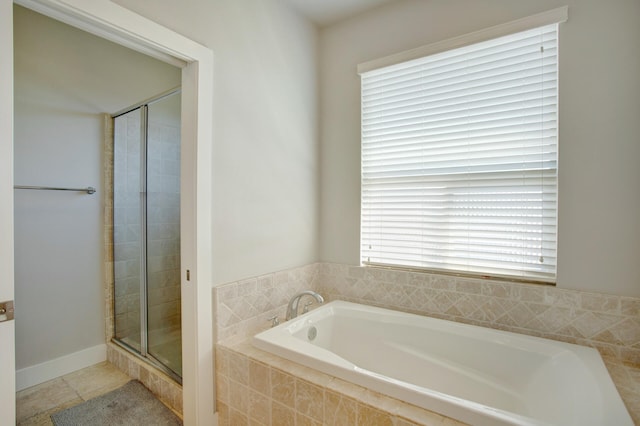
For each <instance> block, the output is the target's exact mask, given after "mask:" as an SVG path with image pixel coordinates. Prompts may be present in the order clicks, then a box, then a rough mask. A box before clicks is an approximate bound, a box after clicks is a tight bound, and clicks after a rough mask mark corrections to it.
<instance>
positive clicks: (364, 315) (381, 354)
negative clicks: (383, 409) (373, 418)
mask: <svg viewBox="0 0 640 426" xmlns="http://www.w3.org/2000/svg"><path fill="white" fill-rule="evenodd" d="M314 329H315V332H314V331H313V330H314ZM314 333H315V334H316V336H315V338H313V339H310V336H311V337H313V336H312V335H313V334H314ZM253 344H254V346H256V347H258V348H260V349H262V350H265V351H268V352H271V353H274V354H276V355H279V356H282V357H284V358H287V359H289V360H291V361H294V362H297V363H300V364H303V365H306V366H308V367H311V368H315V369H317V370H320V371H322V372H324V373H327V374H329V375H332V376H335V377H339V378H342V379H345V380H348V381H350V382H353V383H356V384H358V385H361V386H364V387H366V388H368V389H372V390H375V391H377V392H380V393H383V394H386V395H388V396H391V397H394V398H397V399H400V400H403V401H406V402H408V403H410V404H414V405H417V406H419V407H422V408H425V409H427V410H431V411H435V412H437V413H440V414H442V415H445V416H448V417H451V418H454V419H457V420H460V421H462V422H466V423H469V424H472V425H489V426H493V425H548V424H551V425H563V426H565V425H581V426H584V425H616V426H623V425H633V422H632V420H631V418H630V416H629V414H628V412H627V410H626V408H625V406H624V404H623V403H622V400H621V399H620V396H619V394H618V392H617V390H616V388H615V386H614V384H613V382H612V381H611V378H610V377H609V374H608V373H607V370H606V367H605V366H604V363H603V361H602V358H601V357H600V355H599V353H598V352H597V351H596V350H595V349H592V348H587V347H583V346H578V345H572V344H568V343H562V342H556V341H553V340H547V339H540V338H536V337H530V336H525V335H520V334H515V333H509V332H504V331H499V330H492V329H488V328H484V327H477V326H472V325H467V324H460V323H456V322H451V321H444V320H439V319H435V318H429V317H423V316H419V315H411V314H406V313H402V312H397V311H391V310H387V309H380V308H375V307H371V306H365V305H358V304H355V303H348V302H342V301H335V302H331V303H328V304H326V305H324V306H322V307H320V308H318V309H316V310H314V311H312V312H309V313H308V314H305V315H302V316H300V317H298V318H296V319H294V320H291V321H288V322H286V323H284V324H281V325H280V326H277V327H274V328H272V329H270V330H267V331H264V332H262V333H260V334H258V335H256V336H255V337H254V339H253Z"/></svg>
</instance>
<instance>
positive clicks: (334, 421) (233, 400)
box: [216, 343, 462, 426]
mask: <svg viewBox="0 0 640 426" xmlns="http://www.w3.org/2000/svg"><path fill="white" fill-rule="evenodd" d="M216 371H217V372H218V374H217V375H216V379H217V382H216V384H217V386H216V395H217V398H218V399H217V401H218V405H217V407H218V413H219V415H220V417H219V424H220V426H231V425H233V426H237V425H274V426H275V425H278V426H281V425H283V426H284V425H292V426H293V425H331V426H334V425H345V426H347V425H348V426H354V425H362V426H365V425H366V426H370V425H396V426H410V425H428V426H436V425H437V426H455V425H462V423H459V422H457V421H455V420H452V419H450V418H447V417H443V416H440V415H438V414H435V413H433V412H430V411H426V410H423V409H420V408H417V407H415V406H413V405H410V404H405V403H403V402H401V401H398V400H395V399H392V398H388V397H386V396H384V395H381V394H378V393H376V392H371V391H369V390H367V389H364V388H362V387H360V386H356V385H354V384H352V383H348V382H345V381H343V380H340V379H337V378H335V377H331V376H329V375H326V374H323V373H320V372H318V371H316V370H313V369H311V368H307V367H304V366H301V365H298V364H295V363H293V362H290V361H287V360H285V359H283V358H280V357H277V356H274V355H271V354H268V353H266V352H263V351H261V350H259V349H256V348H253V347H252V346H251V345H250V344H248V343H240V344H236V345H231V346H225V345H217V350H216Z"/></svg>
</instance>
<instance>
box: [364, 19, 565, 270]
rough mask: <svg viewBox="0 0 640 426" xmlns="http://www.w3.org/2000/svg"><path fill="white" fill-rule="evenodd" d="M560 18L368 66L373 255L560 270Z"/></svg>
mask: <svg viewBox="0 0 640 426" xmlns="http://www.w3.org/2000/svg"><path fill="white" fill-rule="evenodd" d="M556 162H557V24H554V25H549V26H545V27H541V28H537V29H534V30H529V31H525V32H521V33H517V34H512V35H509V36H505V37H500V38H497V39H493V40H489V41H485V42H482V43H477V44H473V45H470V46H465V47H462V48H458V49H454V50H450V51H447V52H443V53H438V54H435V55H431V56H427V57H424V58H420V59H416V60H412V61H409V62H404V63H401V64H397V65H393V66H389V67H385V68H381V69H377V70H373V71H369V72H366V73H363V74H362V230H361V235H362V237H361V244H362V247H361V254H362V261H363V262H364V263H366V264H384V265H402V266H408V267H420V268H430V269H443V270H452V271H462V272H468V273H477V274H481V275H493V276H501V275H505V276H516V277H521V278H527V279H536V280H543V281H553V280H555V271H556V195H557V193H556V187H557V184H556V179H557V172H556Z"/></svg>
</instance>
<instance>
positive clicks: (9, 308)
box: [0, 300, 13, 322]
mask: <svg viewBox="0 0 640 426" xmlns="http://www.w3.org/2000/svg"><path fill="white" fill-rule="evenodd" d="M12 319H13V300H9V301H7V302H0V322H5V321H11V320H12Z"/></svg>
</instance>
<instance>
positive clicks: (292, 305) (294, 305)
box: [286, 290, 324, 321]
mask: <svg viewBox="0 0 640 426" xmlns="http://www.w3.org/2000/svg"><path fill="white" fill-rule="evenodd" d="M303 296H311V297H313V298H314V299H316V301H317V302H318V303H324V298H323V297H322V296H321V295H320V294H318V293H316V292H315V291H312V290H305V291H302V292H300V293H298V294H296V295H295V296H293V297H292V298H291V300H289V305H287V316H286V320H287V321H288V320H290V319H293V318H295V317H297V316H298V304H299V303H300V299H302V297H303Z"/></svg>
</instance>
